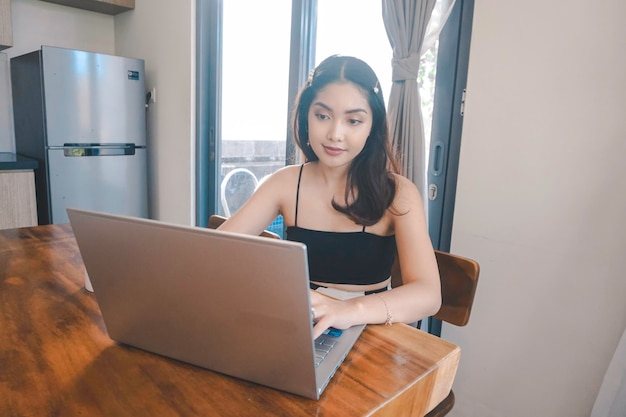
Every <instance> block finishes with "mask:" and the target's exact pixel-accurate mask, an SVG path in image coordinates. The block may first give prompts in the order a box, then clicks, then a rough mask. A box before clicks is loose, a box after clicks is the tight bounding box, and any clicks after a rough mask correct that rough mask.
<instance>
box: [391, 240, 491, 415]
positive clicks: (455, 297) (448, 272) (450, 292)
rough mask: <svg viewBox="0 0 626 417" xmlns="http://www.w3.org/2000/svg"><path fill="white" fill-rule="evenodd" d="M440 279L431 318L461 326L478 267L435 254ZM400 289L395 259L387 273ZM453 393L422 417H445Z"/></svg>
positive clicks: (467, 315)
mask: <svg viewBox="0 0 626 417" xmlns="http://www.w3.org/2000/svg"><path fill="white" fill-rule="evenodd" d="M435 257H436V258H437V264H438V265H439V276H440V277H441V308H440V309H439V311H438V312H437V314H435V315H434V316H433V317H435V318H436V319H439V320H441V321H444V322H446V323H450V324H453V325H455V326H465V325H466V324H467V323H468V322H469V318H470V313H471V312H472V304H473V303H474V295H475V294H476V286H477V285H478V275H479V273H480V266H479V265H478V262H476V261H474V260H472V259H468V258H464V257H461V256H458V255H453V254H451V253H446V252H441V251H438V250H435ZM400 285H402V274H401V272H400V265H399V263H398V259H397V258H396V261H395V263H394V265H393V268H392V271H391V286H392V287H397V286H400ZM454 400H455V397H454V392H453V391H452V390H450V394H448V396H447V397H446V398H444V399H443V401H441V402H440V403H439V404H438V405H437V406H436V407H435V408H433V409H432V410H431V411H430V412H429V413H428V414H426V416H425V417H442V416H445V415H446V414H448V413H449V412H450V410H452V408H453V407H454Z"/></svg>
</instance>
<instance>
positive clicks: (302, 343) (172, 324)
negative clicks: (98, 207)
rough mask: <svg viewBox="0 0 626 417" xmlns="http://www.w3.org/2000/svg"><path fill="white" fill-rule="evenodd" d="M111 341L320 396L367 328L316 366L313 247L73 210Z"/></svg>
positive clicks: (353, 332)
mask: <svg viewBox="0 0 626 417" xmlns="http://www.w3.org/2000/svg"><path fill="white" fill-rule="evenodd" d="M67 212H68V216H69V219H70V222H71V225H72V229H73V230H74V234H75V236H76V241H77V243H78V247H79V249H80V253H81V256H82V258H83V261H84V263H85V267H86V269H87V273H88V275H89V279H90V281H91V284H92V286H93V289H94V294H95V297H96V299H97V301H98V304H99V306H100V310H101V312H102V317H103V319H104V323H105V325H106V328H107V331H108V333H109V336H110V337H111V339H113V340H115V341H117V342H119V343H122V344H127V345H131V346H134V347H137V348H140V349H144V350H146V351H149V352H153V353H157V354H159V355H163V356H166V357H168V358H173V359H177V360H180V361H184V362H188V363H191V364H194V365H197V366H200V367H203V368H207V369H211V370H213V371H217V372H220V373H223V374H227V375H231V376H234V377H237V378H241V379H244V380H247V381H252V382H256V383H258V384H262V385H266V386H269V387H272V388H276V389H279V390H283V391H287V392H291V393H294V394H298V395H301V396H304V397H308V398H311V399H318V398H319V396H320V395H321V393H322V391H323V390H324V388H325V387H326V385H327V384H328V382H329V380H330V378H331V377H332V375H333V374H334V373H335V371H336V370H337V368H338V367H339V365H340V364H341V362H342V361H343V359H344V358H345V357H346V355H347V353H348V351H349V350H350V349H351V347H352V346H353V344H354V342H355V341H356V340H357V338H358V337H359V335H360V333H361V331H362V330H363V328H364V326H355V327H352V328H350V329H348V330H345V331H343V333H342V334H341V335H340V336H330V335H328V336H327V337H329V338H331V339H332V341H333V342H335V346H334V347H333V349H332V350H330V352H329V353H328V355H327V356H326V358H325V359H324V361H322V362H321V364H319V366H316V350H315V343H316V342H317V341H315V340H313V333H312V322H311V320H312V318H311V313H310V311H311V309H310V297H309V279H308V265H307V256H306V246H305V245H304V244H301V243H296V242H288V241H281V240H278V239H268V238H263V237H257V236H248V235H241V234H235V233H228V232H222V231H218V230H210V229H204V228H198V227H187V226H180V225H174V224H167V223H163V222H157V221H154V220H147V219H141V218H135V217H126V216H118V215H111V214H104V213H97V212H93V211H85V210H77V209H71V208H70V209H67Z"/></svg>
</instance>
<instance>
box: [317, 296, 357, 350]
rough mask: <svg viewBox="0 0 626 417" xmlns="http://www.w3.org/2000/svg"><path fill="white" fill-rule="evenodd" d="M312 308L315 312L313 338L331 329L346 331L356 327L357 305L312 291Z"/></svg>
mask: <svg viewBox="0 0 626 417" xmlns="http://www.w3.org/2000/svg"><path fill="white" fill-rule="evenodd" d="M311 308H312V309H313V311H314V313H315V314H314V321H315V325H314V326H313V337H314V338H317V337H318V336H320V335H321V334H322V333H324V331H325V330H327V329H328V328H330V327H334V328H336V329H341V330H345V329H348V328H350V327H351V326H353V325H355V324H356V322H355V320H354V315H355V303H354V302H351V300H345V301H342V300H337V299H335V298H332V297H328V296H326V295H324V294H321V293H319V292H317V291H314V290H311Z"/></svg>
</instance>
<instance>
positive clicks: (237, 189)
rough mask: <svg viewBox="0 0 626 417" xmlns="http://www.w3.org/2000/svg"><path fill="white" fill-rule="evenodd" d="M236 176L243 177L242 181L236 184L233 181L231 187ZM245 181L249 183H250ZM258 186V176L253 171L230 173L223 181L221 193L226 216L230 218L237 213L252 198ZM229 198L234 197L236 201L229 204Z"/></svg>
mask: <svg viewBox="0 0 626 417" xmlns="http://www.w3.org/2000/svg"><path fill="white" fill-rule="evenodd" d="M235 176H237V177H241V179H240V180H239V181H236V182H235V181H233V184H232V185H230V182H231V179H233V177H235ZM245 181H249V183H246V182H245ZM248 184H249V185H248ZM258 184H259V182H258V180H257V178H256V176H255V175H254V174H253V173H252V171H250V170H248V169H246V168H235V169H233V170H232V171H230V172H228V173H227V174H226V175H225V176H224V179H223V180H222V184H221V193H220V195H221V201H222V208H223V210H224V215H225V216H226V217H230V216H231V214H232V213H234V212H235V211H237V210H238V209H239V207H241V206H242V205H243V203H245V202H246V201H247V200H248V198H250V196H251V195H252V193H254V190H256V188H257V186H258ZM229 187H231V189H229ZM229 196H231V197H233V198H234V200H235V201H231V204H229V203H228V197H229Z"/></svg>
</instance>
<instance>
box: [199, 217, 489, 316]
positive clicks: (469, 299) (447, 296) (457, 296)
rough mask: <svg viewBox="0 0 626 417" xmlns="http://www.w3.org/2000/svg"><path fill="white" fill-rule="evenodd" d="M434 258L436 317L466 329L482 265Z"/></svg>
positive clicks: (396, 273)
mask: <svg viewBox="0 0 626 417" xmlns="http://www.w3.org/2000/svg"><path fill="white" fill-rule="evenodd" d="M225 221H226V217H223V216H218V215H215V214H214V215H212V216H211V217H210V218H209V225H208V227H209V228H210V229H217V228H218V227H219V225H221V224H222V223H224V222H225ZM260 236H264V237H270V238H275V239H280V236H278V235H277V234H276V233H273V232H270V231H269V230H265V231H263V232H262V233H261V235H260ZM435 257H436V258H437V264H438V265H439V276H440V277H441V308H440V309H439V311H438V312H437V314H435V315H434V316H433V317H435V318H437V319H439V320H441V321H445V322H446V323H450V324H454V325H455V326H465V325H466V324H467V323H468V322H469V318H470V313H471V312H472V305H473V304H474V295H475V294H476V287H477V285H478V275H479V274H480V266H479V264H478V262H476V261H474V260H472V259H469V258H464V257H462V256H458V255H453V254H451V253H447V252H441V251H438V250H435ZM400 285H402V273H401V272H400V265H399V262H398V259H397V258H396V261H395V262H394V264H393V268H392V270H391V286H392V287H397V286H400Z"/></svg>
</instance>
